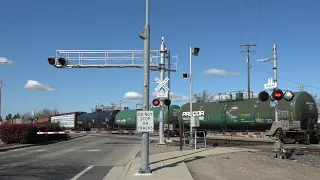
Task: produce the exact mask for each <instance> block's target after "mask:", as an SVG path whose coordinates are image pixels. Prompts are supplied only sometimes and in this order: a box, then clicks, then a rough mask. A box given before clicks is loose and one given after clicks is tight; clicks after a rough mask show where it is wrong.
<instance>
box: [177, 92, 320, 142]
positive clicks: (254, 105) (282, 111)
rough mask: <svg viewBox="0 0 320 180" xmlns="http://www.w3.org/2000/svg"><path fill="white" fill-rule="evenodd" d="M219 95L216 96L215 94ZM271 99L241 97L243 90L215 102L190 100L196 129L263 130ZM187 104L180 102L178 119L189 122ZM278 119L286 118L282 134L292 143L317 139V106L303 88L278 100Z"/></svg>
mask: <svg viewBox="0 0 320 180" xmlns="http://www.w3.org/2000/svg"><path fill="white" fill-rule="evenodd" d="M219 99H220V98H219ZM272 103H273V102H272V101H271V100H270V99H269V100H268V101H265V102H262V101H260V100H259V99H258V98H252V99H243V93H236V94H235V96H234V97H232V96H231V97H230V98H226V99H224V100H220V101H219V102H214V103H212V102H203V103H193V104H192V109H193V116H194V117H195V118H196V119H198V120H199V123H200V127H199V128H198V129H199V130H203V131H207V130H215V131H224V132H230V131H266V130H270V129H271V127H272V125H273V122H274V120H275V108H274V107H270V106H271V104H272ZM189 107H190V104H189V103H187V104H184V105H183V106H181V110H180V112H179V114H178V119H179V120H182V121H183V122H184V124H190V112H189V111H190V108H189ZM278 119H279V121H284V122H289V123H288V124H289V127H288V128H287V130H286V131H285V138H286V140H287V141H291V142H292V143H295V142H299V143H307V140H308V141H310V143H312V144H318V143H319V139H320V138H319V137H320V134H319V132H320V131H319V127H318V125H317V120H318V109H317V105H316V103H315V101H314V99H313V97H312V96H311V95H310V94H309V93H307V92H304V91H300V92H296V93H294V98H293V99H292V100H291V101H286V100H284V99H283V100H280V101H278Z"/></svg>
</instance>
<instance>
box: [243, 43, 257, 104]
mask: <svg viewBox="0 0 320 180" xmlns="http://www.w3.org/2000/svg"><path fill="white" fill-rule="evenodd" d="M242 46H246V47H247V50H246V51H240V53H241V52H247V66H248V99H250V94H251V90H250V68H251V67H250V52H256V51H250V48H251V47H252V46H256V44H240V48H241V47H242Z"/></svg>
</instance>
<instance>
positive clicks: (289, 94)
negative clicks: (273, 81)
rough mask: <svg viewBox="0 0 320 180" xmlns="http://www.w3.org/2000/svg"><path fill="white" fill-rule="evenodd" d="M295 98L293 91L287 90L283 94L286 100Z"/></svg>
mask: <svg viewBox="0 0 320 180" xmlns="http://www.w3.org/2000/svg"><path fill="white" fill-rule="evenodd" d="M293 98H294V94H293V92H291V91H286V92H285V93H284V95H283V99H284V100H286V101H291V100H292V99H293Z"/></svg>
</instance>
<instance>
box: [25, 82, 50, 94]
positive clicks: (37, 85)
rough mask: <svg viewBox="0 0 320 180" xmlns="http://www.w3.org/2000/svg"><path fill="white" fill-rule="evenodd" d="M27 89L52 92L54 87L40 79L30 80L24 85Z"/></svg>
mask: <svg viewBox="0 0 320 180" xmlns="http://www.w3.org/2000/svg"><path fill="white" fill-rule="evenodd" d="M24 88H25V89H30V90H36V91H42V92H52V91H54V89H53V88H52V87H50V86H48V85H43V84H41V83H39V82H38V81H34V80H28V81H27V84H26V85H25V86H24Z"/></svg>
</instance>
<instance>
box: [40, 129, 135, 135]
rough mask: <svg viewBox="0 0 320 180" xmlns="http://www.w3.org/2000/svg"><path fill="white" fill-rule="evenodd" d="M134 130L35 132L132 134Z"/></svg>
mask: <svg viewBox="0 0 320 180" xmlns="http://www.w3.org/2000/svg"><path fill="white" fill-rule="evenodd" d="M134 133H135V131H134V130H119V131H52V132H37V134H134Z"/></svg>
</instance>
